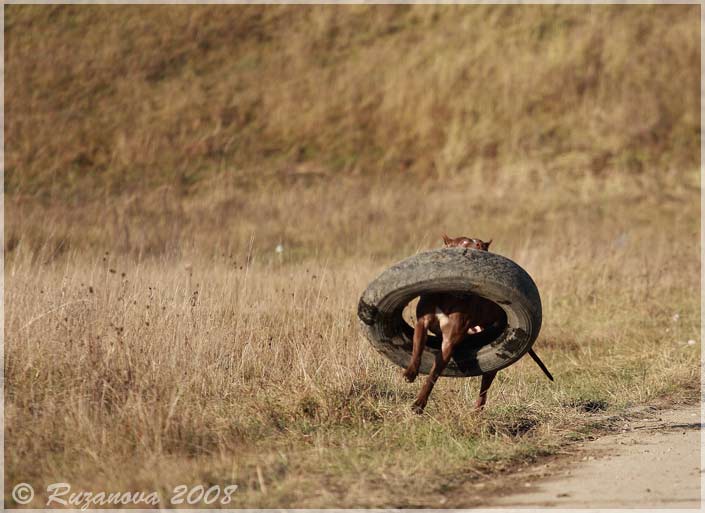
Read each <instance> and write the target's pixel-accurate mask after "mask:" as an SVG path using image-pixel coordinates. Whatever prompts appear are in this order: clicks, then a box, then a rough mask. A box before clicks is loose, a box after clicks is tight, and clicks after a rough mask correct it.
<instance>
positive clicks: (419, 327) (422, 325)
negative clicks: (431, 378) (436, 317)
mask: <svg viewBox="0 0 705 513" xmlns="http://www.w3.org/2000/svg"><path fill="white" fill-rule="evenodd" d="M427 329H428V325H427V321H426V319H424V318H421V319H419V320H417V321H416V326H414V348H413V350H412V351H411V360H410V361H409V366H408V367H407V368H406V370H405V371H404V378H406V380H407V381H408V382H409V383H413V382H414V380H415V379H416V376H418V375H419V367H420V366H421V355H422V354H423V350H424V348H425V347H426V339H427V338H428V333H427V332H426V330H427Z"/></svg>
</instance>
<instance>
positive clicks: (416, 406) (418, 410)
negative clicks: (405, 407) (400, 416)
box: [411, 403, 426, 415]
mask: <svg viewBox="0 0 705 513" xmlns="http://www.w3.org/2000/svg"><path fill="white" fill-rule="evenodd" d="M424 406H426V405H421V404H418V403H414V404H412V405H411V411H413V412H414V413H415V414H416V415H421V414H422V413H423V410H424Z"/></svg>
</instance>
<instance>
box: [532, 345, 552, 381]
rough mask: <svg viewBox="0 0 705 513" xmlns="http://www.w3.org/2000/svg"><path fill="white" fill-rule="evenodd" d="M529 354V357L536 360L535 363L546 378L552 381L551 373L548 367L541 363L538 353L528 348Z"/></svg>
mask: <svg viewBox="0 0 705 513" xmlns="http://www.w3.org/2000/svg"><path fill="white" fill-rule="evenodd" d="M529 356H531V357H532V358H533V359H534V361H535V362H536V365H538V366H539V367H541V370H542V371H543V372H544V374H546V377H548V379H550V380H551V381H553V376H551V373H550V372H548V369H547V368H546V366H545V365H544V364H543V362H542V361H541V358H539V355H537V354H536V353H534V350H533V349H529Z"/></svg>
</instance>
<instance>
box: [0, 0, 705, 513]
mask: <svg viewBox="0 0 705 513" xmlns="http://www.w3.org/2000/svg"><path fill="white" fill-rule="evenodd" d="M5 13H6V20H5V23H6V29H5V30H6V32H5V33H6V43H5V44H6V56H5V58H6V76H5V80H6V97H5V113H6V128H5V130H6V132H5V133H6V141H5V144H6V156H5V158H6V168H5V170H6V171H5V187H6V195H5V232H4V233H5V248H4V251H5V253H4V256H5V289H4V304H5V359H4V373H5V464H6V467H5V482H6V487H5V500H6V501H7V502H6V503H7V504H8V505H14V504H15V503H14V501H13V499H12V498H11V491H12V487H13V486H14V484H16V483H18V482H27V483H30V484H32V485H33V486H34V488H35V491H36V492H37V494H36V496H35V499H34V501H33V502H32V503H31V506H34V507H41V506H42V505H43V504H44V503H45V501H46V492H45V489H46V486H47V485H48V484H50V483H53V482H67V483H70V484H71V486H72V489H73V490H74V491H78V490H87V491H94V492H97V491H106V492H107V491H128V490H131V491H137V490H154V491H158V492H159V494H160V496H161V498H162V500H163V501H164V502H163V503H162V505H163V506H169V504H168V499H169V498H170V497H171V495H172V490H173V489H174V487H176V486H177V485H180V484H185V485H188V486H194V485H203V486H204V487H206V488H208V487H210V486H213V485H220V486H221V487H225V486H227V485H230V484H237V485H238V489H237V491H236V492H235V493H233V494H232V497H231V499H232V502H230V503H229V504H227V506H228V507H273V508H274V507H276V508H278V507H287V506H288V507H314V508H315V507H333V506H339V507H396V506H402V507H463V506H472V505H473V504H472V502H471V501H470V500H469V499H468V496H467V494H465V493H463V488H464V486H466V485H467V484H468V483H471V482H477V481H479V480H483V479H486V478H487V477H488V476H492V475H496V474H497V473H499V472H501V471H503V470H505V469H508V468H511V467H512V466H514V465H517V464H519V463H522V462H527V461H533V460H535V459H537V458H540V457H542V456H544V455H549V454H554V453H556V452H558V451H560V450H561V448H562V447H564V446H565V444H568V443H571V442H572V441H575V440H581V439H584V438H586V437H589V436H591V435H593V434H594V433H595V432H598V431H599V430H600V429H602V428H603V427H604V425H603V424H601V422H599V421H597V420H596V418H595V416H594V413H595V412H610V413H614V414H619V413H621V412H623V411H625V409H626V408H628V407H630V406H635V405H647V404H664V403H666V404H678V403H684V402H693V401H696V400H697V398H698V396H699V391H700V372H699V361H700V347H701V341H700V336H699V333H700V332H699V327H700V300H699V295H698V292H699V290H700V281H699V277H700V262H699V255H700V243H699V233H700V219H699V217H700V216H699V214H700V208H699V202H698V200H699V197H700V186H701V185H700V173H699V169H698V165H699V149H700V147H699V137H700V135H699V134H700V123H699V113H700V110H699V108H700V106H699V103H700V102H699V77H700V74H699V73H700V70H699V62H700V50H699V48H700V47H699V30H700V29H699V17H698V14H699V7H698V6H647V7H643V6H633V7H617V6H599V7H598V6H593V7H591V8H586V7H580V8H579V7H572V6H563V7H553V6H542V7H535V8H528V7H484V6H481V7H477V6H446V7H442V6H430V7H429V6H414V7H396V6H394V7H393V6H383V7H369V6H353V7H337V8H332V7H326V8H323V7H315V8H314V7H311V8H309V7H306V8H297V7H293V6H274V7H250V6H247V7H237V8H236V7H228V8H222V7H221V8H216V9H215V10H214V8H205V7H188V8H187V7H175V6H170V7H169V8H164V9H158V8H154V7H150V8H147V7H129V8H128V7H96V6H94V7H79V6H70V7H55V6H32V7H21V6H6V8H5ZM363 27H364V29H363ZM476 27H482V29H481V30H480V29H477V30H476ZM469 33H470V34H473V37H472V38H471V37H469V36H468V34H469ZM40 34H41V37H40ZM475 34H476V36H475ZM79 36H80V37H79ZM127 36H130V37H127ZM81 41H83V42H81ZM42 49H44V53H42ZM49 49H52V52H51V53H49V54H47V53H46V52H47V51H48V50H49ZM416 49H418V51H415V50H416ZM412 50H413V51H412ZM506 55H510V56H511V62H510V63H508V64H507V65H506V66H501V65H500V64H499V63H500V62H501V61H502V56H506ZM590 63H592V64H590ZM39 64H41V65H42V66H39ZM591 70H592V71H591ZM353 77H354V78H355V79H354V80H353V79H352V78H353ZM590 77H592V78H590ZM321 84H323V87H322V86H321ZM581 91H582V92H581ZM475 111H476V112H477V114H476V115H475V114H473V112H475ZM228 113H229V114H228ZM226 119H229V120H230V121H229V122H226ZM444 231H446V232H448V233H449V234H451V235H469V236H475V237H480V238H483V239H489V238H492V239H494V242H493V245H492V249H493V251H495V252H497V253H500V254H502V255H505V256H508V257H509V258H512V259H513V260H515V261H516V262H517V263H519V264H520V265H521V266H522V267H524V268H525V269H526V270H527V271H528V272H529V273H530V274H531V275H532V277H533V278H534V280H535V281H536V283H537V285H538V288H539V291H540V292H541V297H542V302H543V310H544V324H543V328H542V331H541V334H540V336H539V339H538V341H537V342H536V345H535V348H536V350H537V352H538V353H539V355H541V357H542V359H543V360H544V361H545V362H546V364H547V365H548V367H549V369H550V370H551V371H552V373H553V374H554V376H555V377H556V382H555V383H550V382H549V381H547V380H546V378H545V377H544V376H543V374H542V373H541V371H540V370H539V369H538V368H537V367H536V366H535V364H534V363H533V362H531V361H530V360H528V359H527V360H524V359H522V361H520V362H519V363H517V364H516V365H514V366H512V367H510V368H508V369H506V370H505V371H502V372H500V373H499V375H498V378H497V380H496V381H495V384H494V385H493V387H492V389H491V390H490V394H489V402H488V406H487V408H486V410H485V411H484V412H483V413H481V414H477V413H475V412H473V411H472V409H471V405H472V402H473V401H474V399H475V397H476V394H477V390H478V387H479V380H478V379H461V380H458V379H456V380H452V379H443V378H441V380H440V381H439V383H438V385H437V386H436V389H435V391H434V393H433V395H432V396H431V401H430V403H429V406H428V408H427V411H426V414H425V415H423V416H420V417H419V416H416V415H414V414H412V413H411V410H410V404H411V402H412V401H413V399H414V397H415V395H416V393H417V392H418V389H419V387H420V384H419V383H415V384H407V383H405V382H404V381H403V379H402V378H401V369H399V368H396V367H394V366H393V365H391V364H390V363H388V362H387V361H386V360H385V359H384V358H383V357H381V356H380V355H378V354H377V353H375V352H374V350H373V349H372V348H371V346H370V344H369V343H368V342H367V341H366V340H365V339H364V338H363V337H362V336H361V334H360V330H359V327H358V321H357V318H356V305H357V300H358V298H359V296H360V294H361V293H362V291H363V290H364V288H365V287H366V285H367V284H368V283H369V281H370V280H371V279H373V278H374V277H376V276H377V275H378V274H379V273H380V272H382V270H384V269H385V268H386V267H388V266H389V265H390V264H392V263H393V262H395V261H397V260H399V259H401V258H404V257H406V256H408V255H410V254H413V253H415V252H416V251H419V250H423V249H427V248H432V247H436V246H439V245H440V235H441V233H442V232H444ZM277 245H281V246H282V247H283V252H280V253H279V252H276V251H275V247H276V246H277ZM691 340H692V341H694V342H695V343H694V344H689V341H691ZM199 505H200V506H206V504H205V503H203V502H201V503H200V504H199ZM219 505H220V506H222V505H221V504H215V505H213V506H219ZM213 506H211V507H213Z"/></svg>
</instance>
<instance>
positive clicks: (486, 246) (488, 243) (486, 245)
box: [485, 239, 492, 251]
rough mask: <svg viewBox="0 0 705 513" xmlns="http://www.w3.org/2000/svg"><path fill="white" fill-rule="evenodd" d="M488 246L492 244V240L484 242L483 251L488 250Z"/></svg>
mask: <svg viewBox="0 0 705 513" xmlns="http://www.w3.org/2000/svg"><path fill="white" fill-rule="evenodd" d="M490 244H492V239H490V240H488V241H487V242H485V251H487V250H488V249H490Z"/></svg>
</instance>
